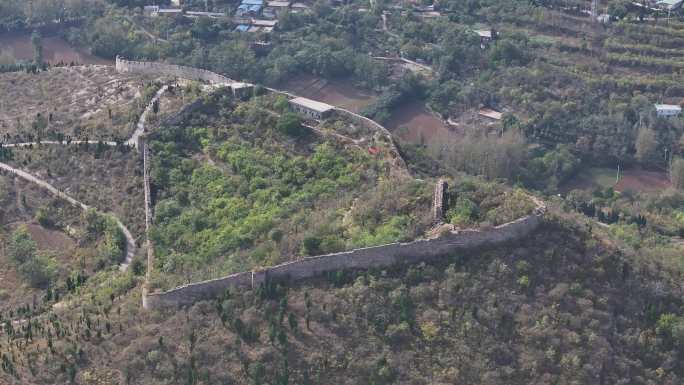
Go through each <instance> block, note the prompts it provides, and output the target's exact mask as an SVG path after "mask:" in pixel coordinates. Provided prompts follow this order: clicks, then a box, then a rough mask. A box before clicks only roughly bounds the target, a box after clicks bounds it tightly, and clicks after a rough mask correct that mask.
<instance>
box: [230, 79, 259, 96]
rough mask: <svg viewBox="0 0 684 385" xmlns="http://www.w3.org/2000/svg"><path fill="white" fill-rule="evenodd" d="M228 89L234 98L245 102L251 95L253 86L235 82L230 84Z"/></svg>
mask: <svg viewBox="0 0 684 385" xmlns="http://www.w3.org/2000/svg"><path fill="white" fill-rule="evenodd" d="M230 88H231V90H232V91H233V96H234V97H235V98H237V99H242V100H245V99H249V97H250V96H251V95H252V93H253V90H254V84H250V83H242V82H236V83H232V84H231V85H230Z"/></svg>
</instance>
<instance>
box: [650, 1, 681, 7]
mask: <svg viewBox="0 0 684 385" xmlns="http://www.w3.org/2000/svg"><path fill="white" fill-rule="evenodd" d="M655 5H656V6H658V7H663V8H666V9H675V8H678V7H680V6H681V5H682V0H658V1H656V3H655Z"/></svg>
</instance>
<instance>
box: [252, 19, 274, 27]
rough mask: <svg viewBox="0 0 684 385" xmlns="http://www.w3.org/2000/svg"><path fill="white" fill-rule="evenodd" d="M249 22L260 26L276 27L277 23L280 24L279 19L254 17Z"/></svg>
mask: <svg viewBox="0 0 684 385" xmlns="http://www.w3.org/2000/svg"><path fill="white" fill-rule="evenodd" d="M249 24H251V25H257V26H259V27H275V25H276V24H278V20H261V19H252V20H250V22H249Z"/></svg>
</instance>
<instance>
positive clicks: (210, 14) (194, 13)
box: [185, 11, 226, 19]
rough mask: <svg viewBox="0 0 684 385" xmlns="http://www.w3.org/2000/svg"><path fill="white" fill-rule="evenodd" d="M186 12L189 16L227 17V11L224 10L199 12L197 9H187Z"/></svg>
mask: <svg viewBox="0 0 684 385" xmlns="http://www.w3.org/2000/svg"><path fill="white" fill-rule="evenodd" d="M185 14H186V15H187V16H188V17H211V18H214V19H216V18H221V17H226V14H225V13H222V12H197V11H187V12H185Z"/></svg>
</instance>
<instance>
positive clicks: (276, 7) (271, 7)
mask: <svg viewBox="0 0 684 385" xmlns="http://www.w3.org/2000/svg"><path fill="white" fill-rule="evenodd" d="M289 8H290V2H289V1H269V2H267V3H266V8H264V11H263V12H262V16H263V17H265V18H267V19H275V18H276V17H278V12H281V11H284V10H286V9H289Z"/></svg>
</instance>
